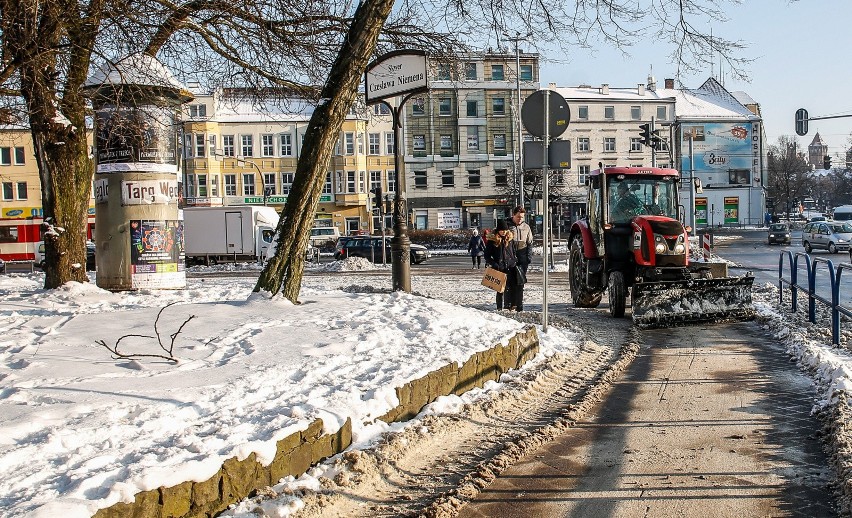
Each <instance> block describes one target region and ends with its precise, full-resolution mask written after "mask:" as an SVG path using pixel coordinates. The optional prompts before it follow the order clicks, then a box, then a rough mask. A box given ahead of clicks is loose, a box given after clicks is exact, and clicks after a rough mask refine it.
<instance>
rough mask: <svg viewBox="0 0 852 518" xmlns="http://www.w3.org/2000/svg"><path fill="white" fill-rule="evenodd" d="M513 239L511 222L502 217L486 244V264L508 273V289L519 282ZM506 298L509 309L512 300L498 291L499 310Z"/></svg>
mask: <svg viewBox="0 0 852 518" xmlns="http://www.w3.org/2000/svg"><path fill="white" fill-rule="evenodd" d="M513 241H514V235H513V234H512V232H511V231H510V230H509V224H508V223H506V221H505V220H502V219H501V220H499V221H497V228H496V229H494V232H493V233H491V234H490V235H489V236H488V242H487V243H486V244H485V264H486V265H488V266H490V267H491V268H494V269H495V270H498V271H501V272H503V273H505V274H506V289H507V290H508V289H509V286H514V285H515V284H517V282H518V277H517V269H516V268H515V265H517V264H518V262H517V258H516V257H515V245H514V243H513ZM504 300H505V302H506V305H505V307H506V309H509V306H510V302H509V299H508V297H507V295H506V294H504V293H497V309H498V310H501V309H503V307H504V304H503V302H504Z"/></svg>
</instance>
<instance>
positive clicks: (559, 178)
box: [550, 169, 565, 185]
mask: <svg viewBox="0 0 852 518" xmlns="http://www.w3.org/2000/svg"><path fill="white" fill-rule="evenodd" d="M550 177H551V178H552V179H553V185H565V172H564V171H563V170H561V169H558V170H555V171H551V172H550Z"/></svg>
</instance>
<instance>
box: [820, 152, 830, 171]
mask: <svg viewBox="0 0 852 518" xmlns="http://www.w3.org/2000/svg"><path fill="white" fill-rule="evenodd" d="M822 168H823V169H825V170H826V171H828V170H829V169H831V157H830V156H828V155H825V156H824V157H822Z"/></svg>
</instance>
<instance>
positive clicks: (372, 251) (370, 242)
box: [334, 236, 429, 264]
mask: <svg viewBox="0 0 852 518" xmlns="http://www.w3.org/2000/svg"><path fill="white" fill-rule="evenodd" d="M340 241H343V238H341V239H340ZM409 252H410V255H411V262H412V263H413V264H420V263H422V262H423V261H425V260H426V259H428V258H429V250H428V249H427V248H426V247H425V246H423V245H418V244H415V243H411V248H410V250H409ZM348 257H363V258H364V259H367V260H370V261H372V262H374V263H381V262H382V260H383V259H385V260H387V262H388V263H390V262H391V246H390V238H386V239H385V256H384V258H383V256H382V238H380V237H366V236H352V237H348V238H347V239H346V240H345V242H344V243H343V244H342V245H341V247H340V250H338V251H336V252H335V253H334V258H335V259H338V260H340V259H346V258H348Z"/></svg>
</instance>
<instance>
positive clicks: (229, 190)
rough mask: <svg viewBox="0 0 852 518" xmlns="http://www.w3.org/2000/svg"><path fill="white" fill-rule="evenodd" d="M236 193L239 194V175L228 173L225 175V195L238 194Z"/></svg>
mask: <svg viewBox="0 0 852 518" xmlns="http://www.w3.org/2000/svg"><path fill="white" fill-rule="evenodd" d="M236 195H237V175H235V174H226V175H225V196H236Z"/></svg>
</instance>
